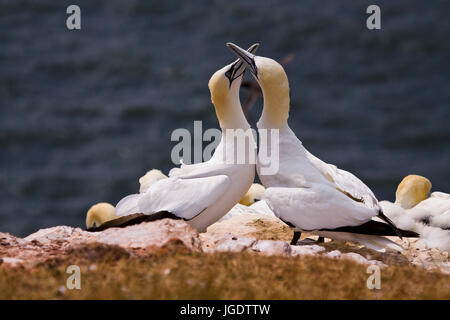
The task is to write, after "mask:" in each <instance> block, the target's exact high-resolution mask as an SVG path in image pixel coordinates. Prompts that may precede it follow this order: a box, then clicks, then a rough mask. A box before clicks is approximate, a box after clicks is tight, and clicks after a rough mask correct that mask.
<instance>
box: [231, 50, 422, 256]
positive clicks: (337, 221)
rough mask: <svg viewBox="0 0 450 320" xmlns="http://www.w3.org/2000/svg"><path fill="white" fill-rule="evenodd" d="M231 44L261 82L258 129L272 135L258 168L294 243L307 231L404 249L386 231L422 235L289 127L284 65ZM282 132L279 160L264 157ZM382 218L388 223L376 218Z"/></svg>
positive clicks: (268, 197) (379, 247) (262, 149)
mask: <svg viewBox="0 0 450 320" xmlns="http://www.w3.org/2000/svg"><path fill="white" fill-rule="evenodd" d="M227 46H228V47H229V48H230V49H231V50H232V51H233V52H234V53H235V54H236V55H237V56H238V57H239V58H240V59H241V60H242V61H243V62H244V63H245V64H246V65H247V68H248V69H249V70H250V71H251V73H252V74H253V76H254V78H255V79H256V81H258V83H259V85H260V87H261V90H262V92H263V97H264V106H263V111H262V114H261V117H260V119H259V121H258V123H257V126H258V132H259V135H260V137H261V135H266V136H267V141H268V143H267V144H260V145H259V153H258V161H257V164H256V168H257V172H258V175H259V178H260V180H261V182H262V184H263V185H264V186H265V187H266V188H267V189H266V192H265V200H266V201H267V204H268V205H269V207H270V208H271V209H272V211H273V212H274V213H275V215H276V216H278V217H279V218H280V219H281V220H283V221H284V222H285V223H287V224H288V225H290V226H291V227H292V228H294V230H295V233H294V238H293V239H292V242H291V243H292V244H295V243H297V240H298V239H299V237H300V232H302V231H307V232H309V233H313V234H317V235H319V236H324V237H327V238H331V239H336V240H348V241H357V242H360V243H362V244H364V245H366V246H367V247H370V248H372V249H375V250H378V251H384V250H385V248H386V247H390V248H393V249H397V250H401V248H400V247H399V246H398V245H397V244H395V243H394V242H392V241H390V240H388V239H387V238H383V237H381V236H382V235H399V236H401V235H404V236H417V234H415V233H413V232H406V231H402V230H398V228H396V227H395V226H394V224H393V223H392V222H391V221H390V220H389V219H388V218H387V217H386V216H385V215H384V214H383V212H382V210H381V209H380V207H379V205H378V201H377V199H376V198H375V196H374V194H373V192H372V191H371V190H370V189H369V188H368V187H367V186H366V185H365V184H364V183H363V182H362V181H361V180H359V179H358V178H357V177H355V176H354V175H353V174H351V173H349V172H347V171H344V170H341V169H338V168H337V167H336V166H334V165H331V164H327V163H325V162H323V161H322V160H320V159H318V158H316V157H315V156H313V155H312V154H311V153H309V152H308V150H306V149H305V147H304V146H303V144H302V142H301V141H300V140H299V139H298V138H297V136H296V135H295V133H294V132H293V131H292V130H291V129H290V127H289V125H288V123H287V121H288V118H289V107H290V97H289V90H290V89H289V81H288V78H287V75H286V73H285V71H284V69H283V67H282V66H281V65H280V64H279V63H278V62H276V61H275V60H272V59H270V58H266V57H261V56H255V55H254V54H252V53H249V52H246V51H245V50H243V49H242V48H240V47H238V46H236V45H234V44H232V43H228V44H227ZM274 129H275V130H278V133H279V141H277V142H278V144H277V145H278V149H279V154H278V159H277V158H276V157H275V158H273V157H270V158H269V159H268V161H266V159H264V161H262V159H261V156H260V155H261V154H262V155H272V150H271V146H272V143H271V135H270V134H269V133H268V132H267V131H268V130H274ZM271 161H277V162H278V163H277V166H276V165H275V166H272V167H278V171H277V172H276V173H275V174H264V172H263V171H264V170H262V169H263V167H264V166H267V165H269V166H270V162H271ZM375 217H379V218H381V219H382V220H384V221H385V222H386V223H383V222H380V221H374V220H372V218H375Z"/></svg>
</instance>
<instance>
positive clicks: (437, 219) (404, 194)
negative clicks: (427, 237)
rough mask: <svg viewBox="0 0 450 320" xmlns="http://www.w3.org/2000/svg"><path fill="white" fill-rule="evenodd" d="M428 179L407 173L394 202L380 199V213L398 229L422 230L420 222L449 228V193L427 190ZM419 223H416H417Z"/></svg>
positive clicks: (398, 188)
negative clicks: (397, 226) (396, 225)
mask: <svg viewBox="0 0 450 320" xmlns="http://www.w3.org/2000/svg"><path fill="white" fill-rule="evenodd" d="M431 187H432V185H431V182H430V180H428V179H427V178H425V177H422V176H419V175H408V176H406V177H405V178H403V180H402V181H401V182H400V184H399V185H398V187H397V190H396V192H395V202H394V203H392V202H390V201H386V200H384V201H380V206H381V208H382V209H383V212H384V213H385V214H386V215H387V216H388V217H389V218H391V219H392V220H393V221H394V222H395V223H397V224H398V225H399V226H400V227H401V228H403V229H408V230H413V231H416V232H419V233H422V232H421V231H422V225H428V226H431V227H436V228H441V229H450V194H447V193H443V192H436V191H435V192H433V193H431V194H430V196H429V197H428V195H429V193H430V191H431ZM417 223H419V224H417Z"/></svg>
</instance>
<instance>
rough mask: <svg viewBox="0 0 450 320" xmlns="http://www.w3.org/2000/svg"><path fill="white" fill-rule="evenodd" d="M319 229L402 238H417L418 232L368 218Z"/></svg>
mask: <svg viewBox="0 0 450 320" xmlns="http://www.w3.org/2000/svg"><path fill="white" fill-rule="evenodd" d="M319 231H333V232H348V233H358V234H367V235H374V236H398V237H400V238H401V239H402V237H407V238H418V237H419V234H418V233H416V232H414V231H407V230H402V229H399V228H397V227H395V229H394V228H392V226H391V225H389V224H387V223H384V222H379V221H375V220H370V221H368V222H366V223H363V224H362V225H359V226H347V227H339V228H336V229H321V230H319Z"/></svg>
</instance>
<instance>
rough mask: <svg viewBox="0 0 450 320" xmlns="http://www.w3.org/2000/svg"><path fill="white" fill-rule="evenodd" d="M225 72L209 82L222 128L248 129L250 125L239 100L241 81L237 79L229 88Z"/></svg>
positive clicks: (215, 75) (213, 77) (216, 74)
mask: <svg viewBox="0 0 450 320" xmlns="http://www.w3.org/2000/svg"><path fill="white" fill-rule="evenodd" d="M223 70H224V69H221V70H219V71H217V72H216V73H215V74H214V75H213V76H212V77H211V80H210V81H209V89H210V91H211V101H212V103H213V105H214V108H215V109H216V115H217V119H218V120H219V124H220V128H221V129H222V130H224V129H248V128H250V125H249V124H248V122H247V119H246V118H245V115H244V112H243V111H242V106H241V102H240V99H239V88H240V86H241V81H242V78H241V79H236V80H234V81H233V82H232V84H231V87H230V86H229V82H228V80H227V79H226V78H225V77H224V76H223Z"/></svg>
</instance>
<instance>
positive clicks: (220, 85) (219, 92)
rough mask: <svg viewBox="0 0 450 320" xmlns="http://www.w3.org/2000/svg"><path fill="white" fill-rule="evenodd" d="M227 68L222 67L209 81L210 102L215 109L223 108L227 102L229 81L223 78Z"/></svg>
mask: <svg viewBox="0 0 450 320" xmlns="http://www.w3.org/2000/svg"><path fill="white" fill-rule="evenodd" d="M229 68H230V67H229V66H226V67H223V68H222V69H220V70H218V71H216V72H215V73H214V74H213V75H212V77H211V79H209V83H208V87H209V91H210V92H211V102H212V103H213V104H214V106H215V108H216V109H217V108H220V107H222V106H223V107H225V106H226V104H227V102H228V97H229V87H230V81H229V80H228V79H227V78H226V77H225V69H229Z"/></svg>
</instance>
